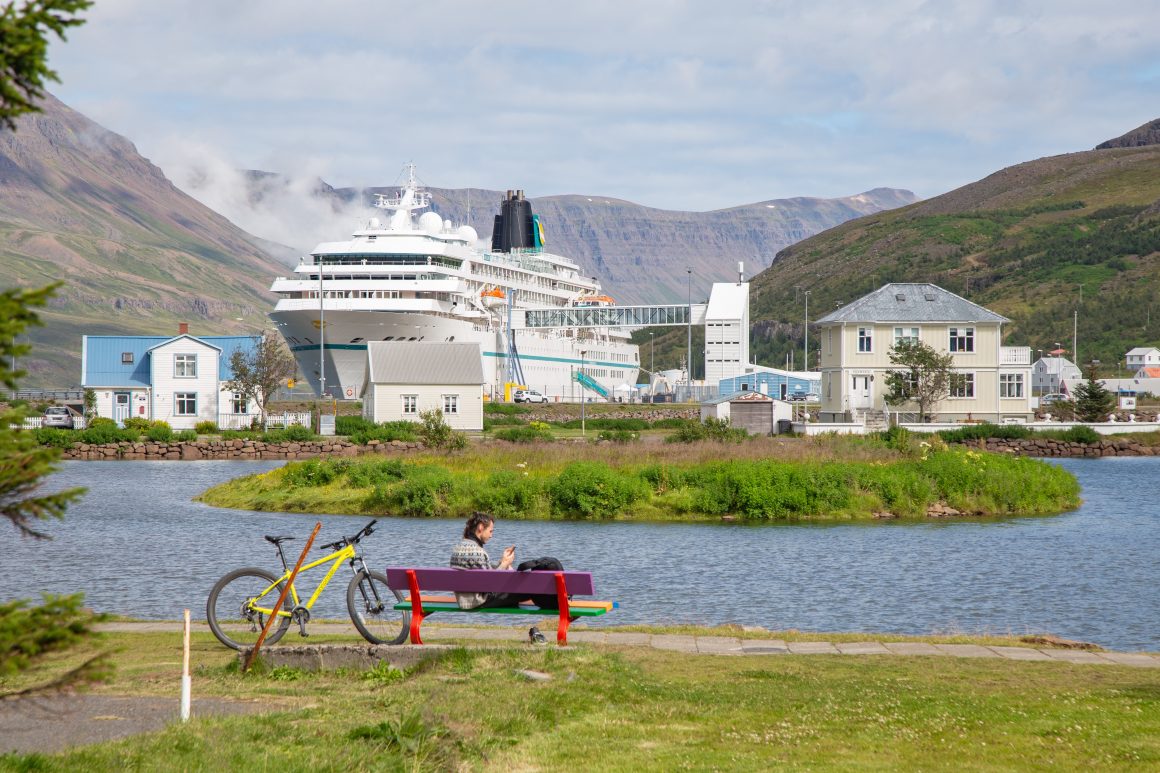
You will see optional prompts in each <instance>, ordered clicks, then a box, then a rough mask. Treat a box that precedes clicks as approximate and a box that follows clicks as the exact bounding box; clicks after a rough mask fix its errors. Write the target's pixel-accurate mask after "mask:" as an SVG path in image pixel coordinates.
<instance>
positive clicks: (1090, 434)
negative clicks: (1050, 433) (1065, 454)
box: [1059, 427, 1103, 443]
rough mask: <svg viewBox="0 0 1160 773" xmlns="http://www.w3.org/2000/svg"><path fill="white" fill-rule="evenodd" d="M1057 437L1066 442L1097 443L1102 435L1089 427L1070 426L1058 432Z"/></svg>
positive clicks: (1101, 438)
mask: <svg viewBox="0 0 1160 773" xmlns="http://www.w3.org/2000/svg"><path fill="white" fill-rule="evenodd" d="M1059 439H1060V440H1064V441H1066V442H1068V443H1098V442H1100V441H1101V440H1103V437H1102V436H1101V435H1100V433H1098V432H1096V431H1095V430H1094V429H1092V428H1091V427H1072V428H1070V429H1066V430H1064V431H1063V432H1061V433H1059Z"/></svg>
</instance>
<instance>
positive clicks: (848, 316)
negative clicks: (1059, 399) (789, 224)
mask: <svg viewBox="0 0 1160 773" xmlns="http://www.w3.org/2000/svg"><path fill="white" fill-rule="evenodd" d="M1009 321H1010V320H1008V319H1007V318H1006V317H1003V316H1001V315H999V314H996V313H994V312H992V311H988V310H987V309H984V308H983V307H982V306H979V305H978V304H975V303H971V302H970V301H968V300H966V299H965V298H960V297H959V296H957V295H955V294H954V293H952V292H948V291H947V290H944V289H942V288H941V287H938V286H936V285H932V284H888V285H884V286H883V287H881V288H879V289H878V290H875V291H874V292H872V293H870V294H869V295H866V296H863V297H862V298H860V299H858V300H857V301H854V302H853V303H851V304H849V305H847V306H843V307H842V308H840V309H838V310H837V311H834V312H833V313H831V314H828V315H826V316H825V317H823V318H822V319H820V320H818V322H817V323H816V324H817V327H818V328H819V330H820V335H821V371H822V405H821V412H820V418H821V420H822V421H830V422H858V421H863V420H865V419H866V418H874V417H875V416H876V415H880V414H881V413H882V412H883V411H885V410H886V409H887V407H888V406H886V403H885V400H884V396H885V393H886V378H885V377H886V374H887V373H888V372H889V371H890V370H891V369H892V368H891V363H890V350H891V348H892V347H893V345H894V343H895V342H897V341H899V340H901V339H915V340H918V341H922V342H923V343H925V344H927V345H929V346H931V347H932V348H934V349H935V350H936V351H939V352H949V353H950V354H951V355H952V357H953V358H954V369H955V372H956V373H957V374H958V376H959V378H958V379H956V385H955V388H954V391H952V393H951V395H950V396H949V397H947V398H946V399H945V400H943V401H942V402H940V403H939V404H938V405H936V406H934V408H933V409H932V412H933V413H934V415H935V421H945V422H954V421H965V420H975V419H979V420H985V421H992V422H996V423H1002V422H1021V421H1028V420H1030V418H1031V417H1032V416H1033V414H1034V412H1033V410H1032V408H1031V402H1030V398H1031V349H1030V347H1026V346H1003V345H1002V334H1003V323H1004V322H1009ZM890 410H892V411H893V410H901V411H903V412H905V411H908V410H909V411H917V407H916V406H900V407H898V408H891V409H890Z"/></svg>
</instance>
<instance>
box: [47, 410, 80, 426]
mask: <svg viewBox="0 0 1160 773" xmlns="http://www.w3.org/2000/svg"><path fill="white" fill-rule="evenodd" d="M43 426H45V427H58V428H60V429H72V428H73V415H72V411H70V410H69V409H68V408H66V407H64V406H63V405H52V406H49V407H48V408H46V409H45V411H44V421H43Z"/></svg>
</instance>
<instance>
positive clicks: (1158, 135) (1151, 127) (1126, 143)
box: [1096, 118, 1160, 150]
mask: <svg viewBox="0 0 1160 773" xmlns="http://www.w3.org/2000/svg"><path fill="white" fill-rule="evenodd" d="M1145 145H1160V118H1157V119H1156V120H1155V121H1149V122H1148V123H1146V124H1144V125H1143V126H1137V127H1136V128H1135V129H1132V131H1130V132H1128V133H1127V134H1121V135H1120V136H1119V137H1116V138H1115V139H1114V140H1108V141H1107V142H1101V143H1100V144H1099V145H1096V150H1105V149H1107V148H1139V147H1143V146H1145Z"/></svg>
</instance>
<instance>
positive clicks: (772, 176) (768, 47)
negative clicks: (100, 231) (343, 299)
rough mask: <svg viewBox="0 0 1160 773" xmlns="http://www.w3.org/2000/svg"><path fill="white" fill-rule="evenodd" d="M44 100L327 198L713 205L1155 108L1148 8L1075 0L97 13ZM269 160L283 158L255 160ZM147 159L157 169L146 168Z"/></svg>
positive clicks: (121, 3) (1039, 139)
mask: <svg viewBox="0 0 1160 773" xmlns="http://www.w3.org/2000/svg"><path fill="white" fill-rule="evenodd" d="M86 16H87V17H88V19H89V22H88V23H87V24H86V25H85V26H83V27H81V28H79V29H77V30H75V31H72V32H70V36H69V37H70V39H69V41H68V42H67V43H65V44H59V45H54V47H53V49H52V64H53V66H54V67H55V68H56V69H57V70H58V72H59V73H60V75H61V77H62V80H63V86H62V87H61V88H60V89H59V90H58V93H59V95H60V96H61V98H62V99H64V101H66V102H67V103H69V104H70V105H72V106H73V107H75V108H77V109H79V110H81V111H82V112H85V113H86V114H88V115H90V117H92V118H94V119H95V120H97V121H99V122H101V123H103V124H105V125H106V126H108V127H109V128H111V129H113V130H114V131H117V132H119V133H122V134H125V135H126V136H128V137H129V138H130V139H131V140H133V141H134V142H135V143H137V144H138V146H139V147H140V148H141V149H142V152H144V153H145V154H146V155H148V156H151V157H152V156H157V157H158V158H155V159H154V160H158V161H159V159H160V156H161V155H163V153H164V151H163V146H165V145H167V144H170V143H172V141H173V138H175V137H180V138H182V139H183V140H185V141H188V142H190V143H193V144H200V145H201V146H203V147H205V148H212V149H213V153H214V154H215V155H216V156H218V157H220V158H221V159H222V160H223V161H224V162H226V163H227V164H229V165H233V166H235V167H238V168H255V167H257V168H266V169H271V170H272V171H278V172H282V173H286V174H289V175H291V176H293V177H295V178H297V177H300V176H302V175H301V174H300V169H302V168H306V167H309V169H310V174H311V175H314V174H317V175H319V176H321V177H322V178H323V179H325V180H326V181H327V182H330V183H332V184H335V185H340V186H345V185H353V186H371V185H381V184H384V183H389V182H390V181H392V180H393V179H394V178H395V176H396V175H397V172H398V169H399V167H400V166H401V165H402V164H403V163H404V162H406V161H408V160H414V161H415V162H416V163H418V164H419V167H420V171H421V173H422V174H423V176H424V178H425V179H426V180H428V181H429V182H430V184H432V185H441V186H448V187H459V186H476V187H486V188H492V189H503V188H508V187H521V188H524V189H526V190H528V191H529V193H533V192H534V194H535V195H547V194H553V193H563V192H570V191H584V192H591V193H597V194H600V195H608V196H615V197H617V198H624V199H629V200H633V201H638V202H640V203H644V204H648V205H651V206H659V207H672V208H683V209H711V208H718V207H726V206H731V205H735V204H740V203H744V202H747V201H760V200H766V199H770V198H776V197H783V196H795V195H824V196H839V195H847V194H850V193H855V192H859V191H862V190H867V189H869V188H873V187H876V186H879V185H896V186H900V187H909V188H912V189H913V190H915V191H916V192H918V193H920V195H924V196H929V195H935V194H937V193H940V192H943V191H945V190H948V189H950V188H952V187H955V186H957V185H960V184H962V183H963V182H967V181H970V180H973V179H978V178H981V177H983V176H985V175H987V174H989V173H991V172H993V171H995V170H996V169H998V168H1001V167H1002V166H1005V165H1008V164H1011V163H1015V162H1018V161H1022V160H1026V159H1027V158H1031V157H1038V156H1043V155H1049V154H1053V153H1060V152H1067V151H1073V150H1080V149H1086V148H1090V147H1092V146H1094V145H1095V144H1096V143H1098V142H1100V141H1102V140H1104V139H1107V138H1109V137H1112V136H1116V135H1118V134H1120V133H1122V132H1124V131H1126V130H1128V129H1130V128H1133V127H1134V126H1137V125H1139V124H1141V123H1144V122H1145V121H1147V120H1150V119H1152V118H1155V117H1157V116H1156V115H1155V113H1156V103H1155V96H1156V80H1157V77H1156V73H1157V72H1158V71H1160V70H1158V64H1160V55H1158V53H1157V52H1160V6H1157V5H1156V4H1155V3H1154V2H1146V1H1145V0H1124V2H1121V3H1120V4H1119V5H1118V6H1117V8H1116V13H1114V14H1111V13H1107V12H1106V11H1104V10H1101V9H1099V8H1097V7H1095V6H1093V5H1091V4H1090V2H1077V0H1035V1H1034V2H1032V1H1030V0H1008V1H1006V2H999V0H980V1H979V2H965V1H964V2H943V1H941V0H940V1H939V2H934V1H933V0H931V1H930V2H926V1H924V0H881V2H877V3H874V4H872V5H868V4H866V3H864V2H854V0H837V1H836V2H827V3H816V2H806V1H805V0H787V1H783V2H757V1H755V0H748V1H744V2H736V3H727V4H716V5H708V4H704V3H693V2H679V1H677V0H667V1H662V0H646V1H645V2H635V3H623V2H619V3H614V2H608V0H591V2H586V3H576V4H572V5H558V4H557V5H545V4H543V3H535V2H530V0H512V1H511V2H505V3H502V4H498V5H497V4H490V5H489V4H480V3H457V2H448V1H446V0H432V1H431V2H425V3H421V4H370V3H365V2H353V1H348V0H334V1H333V2H328V3H325V4H317V3H308V2H303V1H302V0H284V1H283V2H277V3H275V2H271V1H269V0H251V1H250V2H246V3H241V4H238V3H233V2H224V1H222V0H205V1H204V2H193V1H192V0H174V1H173V2H169V3H164V4H158V3H154V2H145V1H144V0H102V2H100V3H98V4H96V5H94V6H93V7H92V8H91V9H90V10H89V11H87V12H86ZM273 164H277V166H272V165H273ZM162 167H163V168H165V164H164V163H163V164H162Z"/></svg>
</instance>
